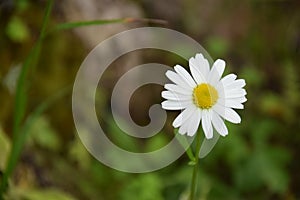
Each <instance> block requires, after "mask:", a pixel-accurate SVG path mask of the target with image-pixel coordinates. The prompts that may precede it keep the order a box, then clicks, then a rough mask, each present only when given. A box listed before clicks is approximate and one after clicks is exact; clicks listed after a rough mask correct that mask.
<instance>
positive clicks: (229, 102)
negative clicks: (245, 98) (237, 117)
mask: <svg viewBox="0 0 300 200" xmlns="http://www.w3.org/2000/svg"><path fill="white" fill-rule="evenodd" d="M225 107H228V108H236V109H244V105H243V104H241V103H240V102H238V101H236V100H232V99H226V100H225Z"/></svg>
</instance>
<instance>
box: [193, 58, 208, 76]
mask: <svg viewBox="0 0 300 200" xmlns="http://www.w3.org/2000/svg"><path fill="white" fill-rule="evenodd" d="M195 59H196V62H197V63H198V67H199V68H200V72H201V74H202V75H203V77H204V78H205V77H207V76H208V73H209V63H208V60H207V59H206V58H204V56H203V55H202V54H201V53H198V54H196V56H195Z"/></svg>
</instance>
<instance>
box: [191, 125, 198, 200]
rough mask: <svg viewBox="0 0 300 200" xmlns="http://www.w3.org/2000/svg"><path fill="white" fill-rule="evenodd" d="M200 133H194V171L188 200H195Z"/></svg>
mask: <svg viewBox="0 0 300 200" xmlns="http://www.w3.org/2000/svg"><path fill="white" fill-rule="evenodd" d="M200 136H201V134H200V131H199V132H198V133H196V138H195V140H196V152H195V165H194V170H193V177H192V183H191V190H190V191H191V192H190V198H189V199H190V200H194V199H195V193H196V188H197V180H198V171H199V153H200V147H201V142H200Z"/></svg>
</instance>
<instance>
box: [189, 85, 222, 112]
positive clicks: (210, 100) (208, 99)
mask: <svg viewBox="0 0 300 200" xmlns="http://www.w3.org/2000/svg"><path fill="white" fill-rule="evenodd" d="M218 98H219V95H218V91H217V90H216V89H215V88H214V87H213V86H211V85H210V84H206V83H202V84H200V85H197V87H195V88H194V91H193V100H194V103H195V104H196V106H198V107H199V108H202V109H208V108H211V107H212V106H213V105H215V103H216V102H217V100H218Z"/></svg>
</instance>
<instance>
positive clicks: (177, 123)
mask: <svg viewBox="0 0 300 200" xmlns="http://www.w3.org/2000/svg"><path fill="white" fill-rule="evenodd" d="M196 109H197V108H196V107H195V106H194V105H191V106H188V107H187V108H186V109H185V110H184V111H182V112H181V113H180V114H179V115H178V116H177V117H176V118H175V120H174V121H173V123H172V125H173V127H174V128H178V127H179V126H181V125H182V124H183V123H185V122H186V121H187V120H188V119H189V118H190V116H191V115H192V114H193V112H194V111H195V110H196Z"/></svg>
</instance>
